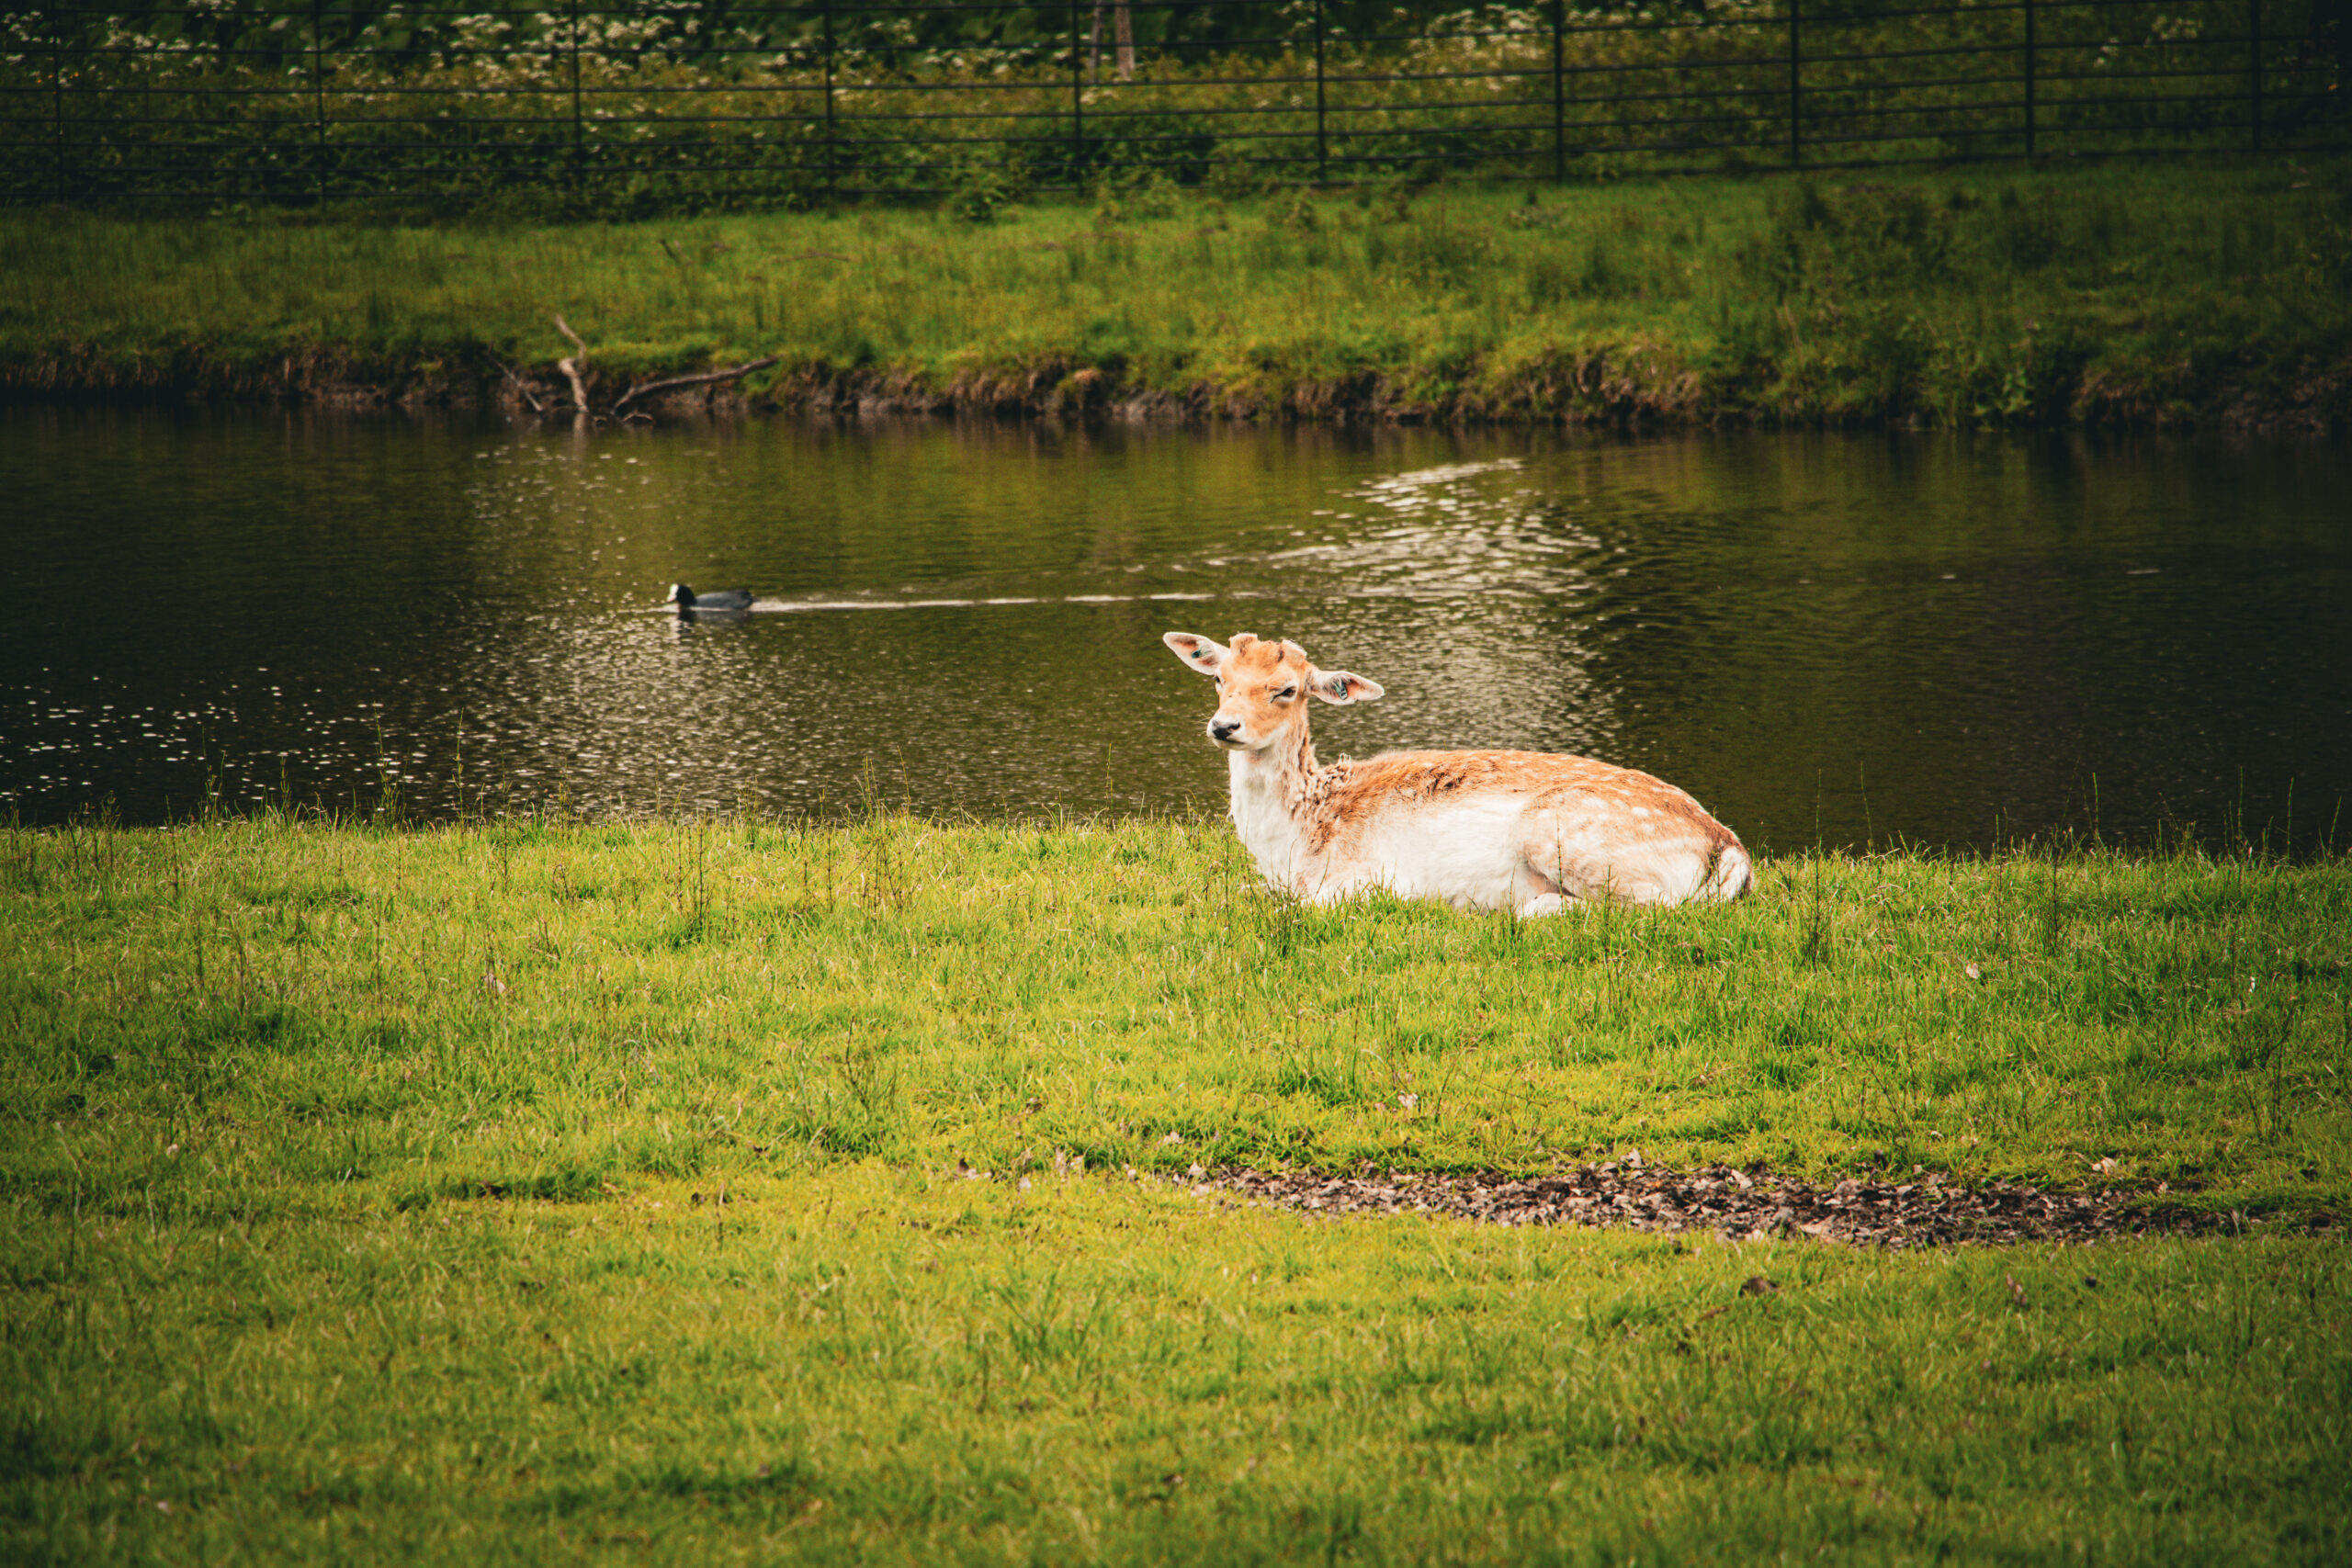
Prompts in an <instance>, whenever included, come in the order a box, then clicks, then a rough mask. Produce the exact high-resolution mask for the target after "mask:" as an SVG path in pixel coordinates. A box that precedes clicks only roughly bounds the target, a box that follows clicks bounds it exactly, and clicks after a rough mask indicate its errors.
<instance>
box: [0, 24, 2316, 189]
mask: <svg viewBox="0 0 2352 1568" xmlns="http://www.w3.org/2000/svg"><path fill="white" fill-rule="evenodd" d="M2347 13H2352V0H1992V3H1986V4H1928V5H1906V4H1900V3H1893V0H1689V3H1688V4H1686V5H1684V6H1681V7H1680V8H1666V7H1663V6H1657V7H1653V6H1622V7H1603V8H1594V9H1582V8H1577V7H1576V6H1570V5H1568V4H1567V3H1566V0H1551V3H1550V4H1549V5H1544V4H1537V5H1535V6H1509V5H1496V6H1486V7H1483V8H1477V9H1470V10H1446V11H1431V10H1428V9H1426V8H1425V9H1423V10H1421V11H1415V10H1413V9H1411V8H1409V7H1402V6H1389V5H1384V4H1379V3H1377V0H1279V3H1268V0H1188V3H1185V4H1154V3H1148V0H1129V3H1128V4H1125V5H1119V4H1100V5H1098V4H1092V3H1091V0H1086V3H1071V4H1067V5H1060V6H1055V5H1045V6H1038V5H1012V4H995V3H990V0H934V3H930V4H910V5H876V4H865V3H861V0H813V3H804V4H799V5H730V4H726V3H724V0H711V3H707V4H692V3H686V0H650V3H640V4H632V5H610V4H607V5H603V6H593V7H592V6H584V5H582V4H578V3H576V0H554V3H553V4H550V5H548V6H544V7H541V8H485V9H473V8H459V7H455V6H441V5H434V4H422V5H414V6H367V5H359V4H351V3H345V0H333V3H331V0H252V3H246V0H187V3H184V4H179V5H153V6H145V7H143V8H135V9H124V8H122V7H120V6H116V7H113V8H110V9H105V10H100V9H96V8H84V7H79V6H51V7H48V8H45V9H38V10H20V11H14V12H11V13H10V14H9V15H8V16H7V17H6V18H5V19H4V20H0V106H5V113H0V145H5V149H6V155H5V157H0V199H5V200H9V201H14V202H20V203H21V202H28V201H68V202H98V201H105V202H117V203H127V204H133V205H140V204H164V203H176V202H189V201H193V202H198V203H211V204H219V203H233V202H254V201H260V202H273V203H296V202H334V201H349V200H394V201H406V202H430V203H435V204H439V205H444V206H450V207H484V206H487V207H493V208H494V207H500V206H506V207H514V208H517V209H537V210H550V211H553V210H576V211H582V212H590V211H593V212H604V213H617V214H625V213H628V212H632V211H649V210H677V209H707V208H733V207H756V206H778V205H795V204H803V203H809V202H814V201H821V200H826V199H831V198H837V197H853V196H866V195H897V196H908V197H914V196H922V197H938V196H942V195H946V196H950V197H956V198H957V199H959V200H962V201H964V202H966V203H967V204H969V205H970V206H971V207H972V208H973V209H974V210H975V211H976V212H984V211H985V210H986V209H988V208H989V206H990V205H991V204H993V203H995V202H999V201H1001V200H1005V199H1010V198H1012V197H1014V196H1017V195H1019V194H1021V193H1023V192H1025V191H1030V190H1040V189H1076V188H1083V187H1087V186H1094V185H1100V184H1103V183H1105V182H1109V183H1114V184H1119V185H1125V186H1133V185H1136V184H1139V183H1154V182H1160V181H1165V182H1169V183H1172V184H1174V185H1179V186H1195V185H1205V186H1210V187H1212V188H1214V189H1219V190H1233V191H1237V192H1238V191H1244V190H1250V189H1259V188H1263V187H1264V186H1268V185H1272V184H1282V183H1328V182H1332V181H1356V180H1363V179H1367V178H1377V179H1394V178H1426V177H1430V176H1433V175H1441V174H1461V175H1477V176H1482V177H1489V178H1524V179H1547V180H1568V179H1577V178H1609V177H1612V176H1616V175H1626V174H1633V173H1641V172H1647V171H1669V170H1691V169H1740V168H1749V167H1791V166H1797V167H1802V166H1807V165H1829V164H1837V165H1852V164H1873V163H1895V162H1907V161H1951V160H1965V159H1980V158H1988V157H2023V156H2046V155H2051V154H2109V153H2120V152H2133V153H2147V152H2181V151H2198V150H2205V151H2220V150H2232V149H2237V150H2263V149H2314V150H2316V149H2321V148H2333V147H2338V146H2342V145H2345V144H2346V141H2347V140H2352V138H2347V135H2346V131H2347V127H2346V118H2347V117H2346V97H2347V95H2346V92H2345V91H2344V90H2343V82H2344V75H2345V65H2346V55H2347V52H2352V15H2347Z"/></svg>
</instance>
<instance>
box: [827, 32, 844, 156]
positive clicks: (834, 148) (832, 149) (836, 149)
mask: <svg viewBox="0 0 2352 1568" xmlns="http://www.w3.org/2000/svg"><path fill="white" fill-rule="evenodd" d="M841 156H842V144H841V132H840V130H839V128H838V127H836V126H835V124H834V122H833V0H825V194H826V195H827V196H829V197H831V196H838V195H839V194H840V193H841V182H842V175H841Z"/></svg>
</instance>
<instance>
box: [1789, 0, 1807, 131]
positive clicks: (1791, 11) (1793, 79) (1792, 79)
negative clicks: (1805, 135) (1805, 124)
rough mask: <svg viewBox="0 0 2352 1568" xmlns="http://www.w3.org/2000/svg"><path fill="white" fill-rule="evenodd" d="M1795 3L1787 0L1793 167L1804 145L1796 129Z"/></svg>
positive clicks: (1796, 51)
mask: <svg viewBox="0 0 2352 1568" xmlns="http://www.w3.org/2000/svg"><path fill="white" fill-rule="evenodd" d="M1797 4H1798V0H1789V167H1791V168H1792V169H1793V168H1795V167H1796V166H1797V164H1800V163H1801V162H1803V161H1804V142H1803V141H1802V140H1801V139H1800V138H1801V134H1802V133H1801V132H1800V131H1799V130H1798V129H1797V92H1798V82H1797V62H1798V60H1799V59H1800V58H1802V56H1801V55H1800V54H1799V52H1798V49H1797V21H1798V18H1797Z"/></svg>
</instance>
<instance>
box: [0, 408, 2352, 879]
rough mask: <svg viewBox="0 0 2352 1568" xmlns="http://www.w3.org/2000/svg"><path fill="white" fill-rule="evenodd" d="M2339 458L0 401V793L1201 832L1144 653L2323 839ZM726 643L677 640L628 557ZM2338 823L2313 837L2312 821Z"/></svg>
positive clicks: (1742, 829)
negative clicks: (1277, 653) (687, 590)
mask: <svg viewBox="0 0 2352 1568" xmlns="http://www.w3.org/2000/svg"><path fill="white" fill-rule="evenodd" d="M2348 468H2352V462H2347V456H2346V452H2345V451H2344V450H2343V449H2342V448H2340V447H2336V446H2327V445H2322V444H2312V443H2306V442H2294V443H2278V444H2265V443H2245V442H2229V441H2223V440H2220V439H2199V440H2195V441H2156V440H2145V441H2139V440H2135V441H2129V442H2120V443H2114V444H2098V443H2091V442H2086V441H2084V440H2081V439H2064V438H2055V437H2052V438H2038V439H2015V438H2007V437H1974V438H1967V437H1954V436H1926V435H1899V434H1870V435H1838V434H1754V433H1742V434H1690V435H1676V436H1669V437H1657V438H1648V439H1636V440H1625V439H1610V438H1600V437H1586V436H1577V435H1573V434H1561V433H1541V432H1539V433H1525V432H1521V433H1499V434H1498V433H1461V432H1444V431H1421V430H1377V431H1363V432H1335V431H1321V430H1306V431H1294V430H1240V431H1193V430H1184V429H1178V428H1150V429H1128V428H1096V429H1084V430H1078V429H1066V430H1065V429H1053V428H1049V427H1045V426H1039V425H999V424H974V423H899V424H867V423H858V424H804V423H791V422H775V421H747V422H741V423H710V424H703V423H695V424H688V425H677V424H673V425H668V426H664V427H662V428H654V429H649V428H645V427H641V426H639V427H632V428H628V429H622V430H613V429H605V430H601V431H598V432H596V433H594V434H590V435H578V434H574V433H573V432H571V430H570V429H568V428H539V427H533V426H530V425H528V424H525V425H511V424H508V423H504V422H502V421H496V420H490V419H484V420H478V421H477V420H441V419H419V418H408V417H397V416H384V417H335V416H329V415H321V414H315V413H311V414H285V413H276V412H269V413H264V412H242V413H217V412H215V413H193V412H173V411H144V412H120V411H103V412H92V411H61V410H54V409H13V410H7V411H5V412H0V495H5V496H6V498H7V499H6V502H5V503H0V505H5V511H6V517H7V522H6V540H7V549H6V565H5V567H0V571H5V573H6V581H7V589H8V594H9V597H10V599H11V600H12V601H13V602H14V606H15V607H14V613H13V614H12V615H9V616H8V617H7V618H6V620H5V621H0V812H5V811H6V810H8V809H10V808H11V807H13V808H14V809H15V810H16V811H17V813H19V814H20V815H21V816H22V817H23V818H25V819H27V820H30V821H59V820H63V819H67V818H71V817H73V816H74V814H76V813H79V812H83V811H86V810H91V809H96V808H98V807H101V806H102V804H103V803H105V802H107V801H109V800H111V802H112V803H113V806H114V807H115V809H117V810H118V811H119V813H120V814H121V815H122V817H123V818H125V819H127V820H130V821H153V820H157V819H160V818H164V817H165V816H166V815H173V816H185V815H187V813H188V812H189V811H191V810H192V809H194V808H195V807H197V806H198V804H199V803H200V801H201V800H202V799H203V797H204V795H206V793H207V791H208V790H210V791H217V793H218V795H220V798H221V799H222V800H223V801H224V802H225V803H227V804H229V805H231V806H232V807H241V806H251V805H254V804H258V803H259V802H260V801H262V800H263V799H264V798H265V797H266V796H272V795H279V794H280V793H281V792H290V793H291V794H292V795H293V796H294V797H295V798H296V799H297V800H299V801H301V802H304V803H312V802H318V803H323V804H325V805H328V806H331V807H345V808H348V807H352V806H353V805H355V804H358V805H362V806H365V805H368V804H370V803H372V802H373V801H375V800H376V798H377V797H378V793H379V788H380V786H381V784H382V782H383V781H384V779H385V778H387V777H392V778H395V779H397V780H398V781H399V782H400V786H401V791H402V793H403V795H404V796H405V799H406V802H407V804H408V806H409V807H410V808H411V809H412V810H414V811H416V812H418V813H420V814H424V815H434V814H446V813H447V812H450V811H453V810H455V809H457V808H458V805H459V801H460V799H461V794H460V792H461V791H462V792H463V793H462V798H463V799H464V800H465V801H467V802H468V803H469V804H476V803H480V802H481V801H482V800H483V799H485V798H487V799H488V801H489V802H490V803H491V804H492V806H493V807H495V806H496V805H498V804H500V803H502V802H512V803H513V804H515V805H516V806H524V805H536V804H544V803H552V802H557V801H559V800H560V801H563V802H567V803H569V804H570V805H571V806H572V807H579V808H585V809H589V810H594V811H650V810H657V809H659V810H674V809H686V810H733V809H739V808H757V809H762V810H765V811H770V812H775V813H782V814H786V815H792V814H798V813H802V812H816V811H820V810H828V811H829V810H837V809H839V808H840V807H842V806H843V805H845V804H847V803H851V802H854V801H855V800H856V799H857V798H858V797H859V795H860V793H861V790H862V789H863V788H864V787H865V784H864V781H865V779H866V778H867V777H868V776H869V775H870V776H871V778H872V779H873V780H874V782H875V784H876V787H878V788H879V789H880V790H881V791H882V793H883V794H884V795H886V796H887V797H888V799H889V800H890V801H891V802H893V803H894V804H895V803H898V802H900V801H907V802H910V803H911V804H912V805H913V806H914V807H916V808H918V809H920V810H924V811H928V812H937V813H953V812H970V813H974V814H978V815H982V816H992V815H999V814H1008V813H1009V814H1022V815H1026V814H1035V813H1045V812H1051V811H1054V810H1056V809H1067V810H1069V811H1072V812H1077V813H1091V812H1094V811H1098V810H1102V809H1103V808H1105V807H1111V808H1114V809H1116V810H1119V811H1143V810H1179V811H1181V810H1186V809H1198V808H1207V809H1216V808H1217V807H1220V806H1221V804H1222V800H1223V792H1224V783H1223V781H1224V763H1223V759H1222V758H1221V757H1220V756H1218V755H1217V754H1216V752H1215V751H1214V750H1213V749H1212V748H1211V747H1210V745H1209V743H1208V742H1207V740H1206V739H1204V737H1203V735H1202V732H1201V730H1202V726H1203V724H1204V722H1205V721H1206V719H1207V717H1208V715H1209V712H1210V710H1211V708H1212V706H1213V703H1212V696H1211V688H1210V686H1209V685H1208V683H1207V682H1204V681H1202V680H1200V679H1198V678H1197V677H1194V676H1193V675H1191V674H1189V673H1188V672H1187V671H1185V670H1183V669H1182V667H1180V666H1179V665H1178V663H1177V662H1176V660H1174V659H1173V658H1172V657H1171V656H1170V654H1169V653H1168V652H1167V651H1166V650H1165V649H1163V648H1162V647H1161V645H1160V642H1159V634H1160V633H1161V632H1163V631H1166V630H1170V629H1183V630H1195V631H1201V632H1205V633H1208V634H1210V635H1212V636H1215V637H1219V638H1223V637H1227V636H1229V635H1230V634H1231V633H1233V632H1235V631H1237V630H1245V629H1246V630H1251V631H1255V632H1258V633H1260V634H1261V635H1268V636H1287V637H1292V638H1294V639H1295V640H1297V641H1299V642H1301V643H1303V644H1305V645H1306V648H1307V649H1308V650H1309V652H1310V653H1312V654H1313V655H1314V656H1315V657H1316V658H1317V660H1319V661H1320V662H1322V663H1324V664H1325V665H1326V666H1328V667H1345V668H1349V669H1352V670H1355V671H1359V672H1361V673H1363V674H1365V675H1369V676H1371V677H1372V678H1373V679H1374V680H1377V681H1379V682H1383V683H1384V684H1385V686H1386V687H1387V690H1388V695H1387V697H1386V699H1385V701H1382V702H1380V703H1377V704H1374V705H1369V706H1363V707H1357V708H1352V709H1347V710H1340V709H1336V708H1318V709H1317V712H1316V716H1315V720H1316V726H1317V741H1318V744H1319V746H1320V749H1321V750H1322V752H1323V754H1324V755H1325V756H1326V757H1330V756H1335V755H1338V754H1340V753H1343V752H1345V753H1351V754H1354V755H1358V756H1363V755H1366V754H1368V753H1371V752H1373V751H1376V750H1383V749H1385V748H1392V747H1399V746H1418V745H1436V746H1513V747H1527V748H1536V749H1543V750H1572V751H1578V752H1583V753H1586V754H1589V755H1592V756H1597V757H1600V758H1604V759H1606V760H1609V761H1615V762H1622V763H1625V764H1628V765H1630V766H1634V767H1638V768H1643V769H1646V770H1648V771H1650V772H1653V773H1658V774H1660V775H1661V776H1663V777H1665V778H1668V779H1669V780H1672V781H1673V782H1675V783H1677V784H1681V785H1683V786H1684V787H1686V788H1688V789H1690V790H1691V792H1692V793H1693V794H1695V795H1698V796H1699V798H1700V799H1701V800H1702V801H1703V802H1705V803H1706V804H1707V806H1708V807H1711V808H1712V809H1713V810H1714V811H1715V813H1716V814H1717V815H1718V816H1720V817H1721V818H1723V819H1724V821H1725V822H1727V823H1729V824H1730V825H1731V826H1732V827H1733V828H1734V829H1736V830H1737V831H1738V832H1739V833H1740V834H1741V835H1742V836H1743V837H1744V838H1746V839H1747V841H1748V842H1749V843H1750V844H1751V845H1756V846H1760V847H1763V848H1766V849H1773V848H1780V849H1790V848H1795V847H1798V846H1800V845H1806V844H1811V843H1813V842H1814V841H1815V840H1816V838H1819V839H1820V840H1826V841H1828V842H1832V843H1860V842H1864V841H1866V840H1867V841H1878V842H1884V841H1886V840H1888V839H1889V838H1890V837H1892V836H1894V835H1898V834H1899V835H1902V836H1905V837H1907V838H1909V839H1912V840H1923V841H1927V842H1931V843H1969V844H1983V843H1985V842H1987V841H1988V840H1991V839H1992V838H1993V837H1994V836H1995V835H1996V833H2000V834H2005V835H2006V834H2024V833H2033V832H2037V831H2039V830H2041V829H2046V828H2050V827H2052V826H2055V825H2061V824H2064V825H2070V826H2072V827H2075V828H2076V829H2088V828H2090V827H2091V826H2093V824H2094V818H2095V819H2096V823H2097V825H2098V827H2099V828H2101V829H2103V830H2105V831H2107V832H2109V833H2115V834H2123V835H2144V834H2145V833H2146V832H2147V831H2148V830H2149V829H2151V828H2152V827H2153V826H2154V825H2155V824H2157V823H2159V822H2170V823H2173V824H2176V825H2178V824H2184V823H2193V824H2195V825H2196V826H2197V827H2198V828H2199V829H2202V830H2204V831H2205V832H2207V833H2209V834H2211V833H2216V832H2219V831H2222V830H2225V829H2227V828H2228V827H2229V826H2230V825H2231V824H2232V823H2233V822H2236V821H2241V820H2242V821H2243V822H2244V823H2245V826H2246V828H2247V829H2248V830H2249V831H2253V832H2259V831H2260V830H2261V829H2263V827H2264V826H2265V825H2266V824H2267V825H2268V826H2269V827H2270V829H2271V831H2272V833H2273V837H2274V841H2278V840H2279V839H2280V837H2281V836H2282V835H2283V834H2284V833H2285V832H2286V831H2287V830H2288V828H2289V824H2290V819H2291V822H2292V830H2293V831H2294V833H2295V836H2296V838H2297V840H2299V841H2302V842H2310V841H2312V840H2315V839H2316V838H2318V837H2319V836H2321V835H2323V834H2324V833H2325V832H2326V831H2327V829H2328V825H2329V821H2330V819H2331V816H2332V813H2333V812H2334V811H2335V808H2336V805H2337V803H2338V802H2339V801H2340V800H2342V799H2343V798H2344V797H2345V796H2346V795H2352V502H2347V497H2352V472H2348V471H2347V469H2348ZM680 578H683V579H684V580H685V581H687V582H689V583H692V584H694V585H695V586H696V587H700V588H705V589H715V588H735V587H749V588H752V589H754V590H756V591H757V592H759V593H760V594H762V595H763V611H762V613H759V614H755V615H750V616H748V617H745V618H743V619H741V620H739V621H733V622H726V623H719V622H705V623H699V624H688V625H680V624H679V623H678V621H677V620H676V619H675V618H674V617H673V616H671V615H664V614H661V613H659V612H658V611H657V610H656V609H655V606H656V605H657V604H658V603H659V601H660V599H661V598H662V594H663V592H665V591H666V589H667V587H668V585H669V583H670V582H671V581H673V579H680ZM2347 837H2352V823H2346V824H2344V825H2343V826H2342V829H2341V830H2340V831H2339V833H2338V837H2337V841H2338V842H2341V841H2343V840H2344V839H2346V838H2347Z"/></svg>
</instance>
